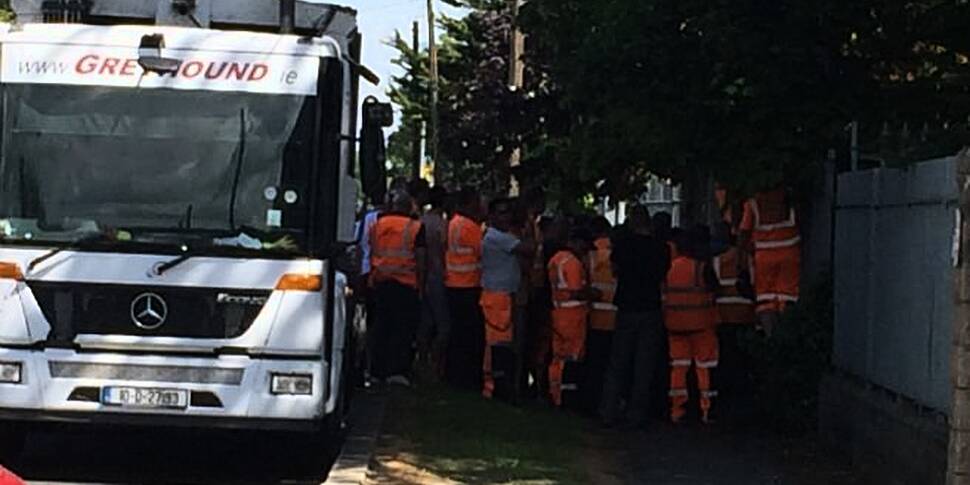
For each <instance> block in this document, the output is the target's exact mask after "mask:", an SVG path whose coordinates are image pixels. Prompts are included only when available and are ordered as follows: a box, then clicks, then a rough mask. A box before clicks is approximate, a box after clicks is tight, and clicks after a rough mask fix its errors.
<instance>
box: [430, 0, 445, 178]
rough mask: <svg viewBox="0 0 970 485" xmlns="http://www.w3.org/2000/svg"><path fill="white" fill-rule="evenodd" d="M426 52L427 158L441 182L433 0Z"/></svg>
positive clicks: (431, 0)
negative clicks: (428, 89)
mask: <svg viewBox="0 0 970 485" xmlns="http://www.w3.org/2000/svg"><path fill="white" fill-rule="evenodd" d="M428 52H429V53H430V57H431V59H430V60H431V106H429V110H430V111H431V124H430V125H429V126H428V149H427V152H428V158H429V159H430V160H429V161H430V162H431V163H432V164H433V166H434V179H435V183H436V184H438V183H441V181H442V180H444V177H442V168H443V167H441V166H440V165H441V164H440V163H439V160H438V89H439V85H438V81H439V80H438V41H437V39H435V14H434V0H428Z"/></svg>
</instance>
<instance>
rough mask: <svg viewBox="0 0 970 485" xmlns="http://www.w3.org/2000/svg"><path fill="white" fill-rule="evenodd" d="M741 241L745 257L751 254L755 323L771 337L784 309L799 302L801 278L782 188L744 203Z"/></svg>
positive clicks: (794, 232) (789, 206)
mask: <svg viewBox="0 0 970 485" xmlns="http://www.w3.org/2000/svg"><path fill="white" fill-rule="evenodd" d="M740 241H741V244H740V246H741V248H742V249H746V250H747V251H746V253H748V254H750V252H751V251H752V250H753V253H754V258H753V259H754V288H755V294H756V297H757V302H758V307H757V312H758V320H759V322H760V324H761V326H762V328H763V329H764V331H765V333H766V334H768V335H769V336H770V335H771V333H772V331H773V330H774V327H775V325H776V324H777V323H778V320H779V318H780V316H781V313H782V312H784V311H785V308H786V306H787V305H788V304H789V303H795V302H797V301H798V293H799V279H800V277H801V237H800V236H799V232H798V223H797V221H796V219H795V208H794V207H792V204H791V203H790V201H789V199H788V194H787V193H786V192H785V189H784V188H782V187H780V186H778V187H775V188H773V189H771V190H766V191H763V192H759V193H758V194H756V195H755V196H754V197H752V198H750V199H748V200H747V202H745V204H744V216H743V218H742V219H741V238H740ZM748 254H746V255H745V257H742V267H743V266H744V265H746V263H747V261H748V258H749V257H750V256H748Z"/></svg>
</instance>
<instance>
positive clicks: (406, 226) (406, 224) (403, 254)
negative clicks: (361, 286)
mask: <svg viewBox="0 0 970 485" xmlns="http://www.w3.org/2000/svg"><path fill="white" fill-rule="evenodd" d="M420 231H421V222H419V221H416V220H414V219H411V218H410V217H406V216H401V215H394V214H388V215H384V216H381V217H380V218H379V219H378V220H377V223H376V224H374V226H373V227H372V228H371V254H370V258H371V267H372V269H371V275H372V276H371V277H372V278H373V282H375V283H380V282H384V281H397V282H398V283H401V284H403V285H407V286H410V287H412V288H417V287H418V272H417V269H418V262H417V258H416V257H415V243H416V241H417V238H418V233H419V232H420Z"/></svg>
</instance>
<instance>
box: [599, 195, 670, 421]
mask: <svg viewBox="0 0 970 485" xmlns="http://www.w3.org/2000/svg"><path fill="white" fill-rule="evenodd" d="M615 239H616V240H615V241H614V245H613V252H612V256H611V259H612V261H613V270H614V275H615V276H616V279H617V289H616V296H615V298H614V304H615V305H616V306H617V316H616V330H615V331H614V337H613V348H612V351H611V354H610V365H609V368H608V370H607V373H606V382H605V383H604V387H603V401H602V403H601V405H600V416H601V417H602V420H603V424H604V425H605V426H614V425H615V424H617V422H618V421H619V420H620V418H621V415H620V413H621V409H620V397H621V395H622V393H623V389H624V386H625V384H626V383H627V382H630V377H631V375H632V390H631V392H630V400H629V402H628V404H627V407H626V410H625V411H626V417H627V419H628V420H629V424H630V425H631V426H633V427H635V428H639V427H643V426H645V425H646V423H647V416H648V411H649V407H650V396H651V390H652V388H653V383H654V381H655V380H654V376H655V371H656V366H657V363H658V357H657V353H658V352H661V351H662V349H663V338H664V333H663V320H662V317H661V298H660V287H661V284H662V282H663V281H664V278H665V277H666V275H667V271H668V270H669V269H670V254H669V250H668V248H667V246H666V244H665V243H664V242H663V241H661V240H659V239H657V238H655V237H654V236H653V227H652V223H651V220H650V213H649V212H648V211H647V209H646V207H643V206H635V207H633V208H632V209H631V210H630V214H629V220H628V227H626V228H625V229H624V230H623V231H622V232H621V233H619V234H618V235H617V237H616V238H615Z"/></svg>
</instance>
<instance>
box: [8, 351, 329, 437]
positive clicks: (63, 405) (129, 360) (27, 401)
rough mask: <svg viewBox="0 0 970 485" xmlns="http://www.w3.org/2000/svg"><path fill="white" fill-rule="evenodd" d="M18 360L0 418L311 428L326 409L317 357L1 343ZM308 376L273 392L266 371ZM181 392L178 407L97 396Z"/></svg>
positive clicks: (324, 386) (322, 374) (322, 371)
mask: <svg viewBox="0 0 970 485" xmlns="http://www.w3.org/2000/svg"><path fill="white" fill-rule="evenodd" d="M0 362H4V363H19V364H21V365H22V370H21V381H20V383H0V419H3V420H16V421H34V422H60V423H81V424H83V423H92V424H132V425H151V426H155V425H165V426H188V427H219V428H234V429H285V430H311V429H312V428H314V427H316V426H318V425H319V423H320V422H321V421H322V418H323V417H324V415H325V409H324V408H325V406H324V403H325V401H326V400H325V396H326V391H327V381H328V379H327V375H328V371H329V369H328V366H327V364H326V363H325V362H324V361H323V360H317V359H313V360H309V359H308V360H302V359H290V358H286V359H272V358H267V359H263V358H258V359H257V358H250V357H247V356H237V355H229V356H219V357H212V358H208V357H183V356H167V355H166V356H162V355H129V354H121V353H109V352H104V353H100V352H99V353H79V352H76V351H74V350H63V349H47V350H25V349H8V348H0ZM274 374H279V375H306V376H312V388H311V391H310V394H308V395H286V394H283V395H281V394H273V393H271V392H270V383H271V376H272V375H274ZM110 386H116V387H131V388H148V389H178V390H184V391H186V392H187V393H188V395H189V396H190V399H189V403H188V406H187V407H185V408H183V409H159V408H133V407H123V406H115V405H108V404H104V403H102V402H101V395H102V393H101V391H102V389H104V388H105V387H110Z"/></svg>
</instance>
